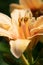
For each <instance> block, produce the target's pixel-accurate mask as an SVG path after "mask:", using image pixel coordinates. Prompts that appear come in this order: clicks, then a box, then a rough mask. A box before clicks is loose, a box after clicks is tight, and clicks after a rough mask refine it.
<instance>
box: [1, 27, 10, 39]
mask: <svg viewBox="0 0 43 65" xmlns="http://www.w3.org/2000/svg"><path fill="white" fill-rule="evenodd" d="M0 36H5V37H8V38H11V35H10V32H9V31H7V30H5V29H3V28H0Z"/></svg>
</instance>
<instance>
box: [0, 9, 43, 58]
mask: <svg viewBox="0 0 43 65" xmlns="http://www.w3.org/2000/svg"><path fill="white" fill-rule="evenodd" d="M42 35H43V16H40V17H39V18H37V19H35V18H34V17H33V16H32V13H31V11H30V10H25V9H20V10H18V9H14V10H13V11H12V12H11V18H10V17H8V16H7V15H5V14H3V13H0V36H5V37H8V38H9V40H10V41H9V44H10V50H11V52H12V54H13V55H14V56H15V57H16V58H19V57H20V56H21V55H22V53H23V52H24V51H25V50H26V48H27V47H29V49H30V50H31V49H32V48H33V47H34V45H36V44H37V42H38V41H39V40H41V39H40V36H41V38H42Z"/></svg>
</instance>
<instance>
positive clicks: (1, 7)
mask: <svg viewBox="0 0 43 65" xmlns="http://www.w3.org/2000/svg"><path fill="white" fill-rule="evenodd" d="M11 3H19V2H18V0H0V12H3V13H5V14H7V15H10V13H9V5H10V4H11Z"/></svg>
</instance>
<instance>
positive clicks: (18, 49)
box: [10, 39, 30, 58]
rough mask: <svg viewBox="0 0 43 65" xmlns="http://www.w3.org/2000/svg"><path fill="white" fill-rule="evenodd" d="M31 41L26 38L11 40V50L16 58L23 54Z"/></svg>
mask: <svg viewBox="0 0 43 65" xmlns="http://www.w3.org/2000/svg"><path fill="white" fill-rule="evenodd" d="M29 43H30V40H26V39H17V40H15V41H14V40H11V41H10V50H11V52H12V54H13V55H14V56H15V57H16V58H19V57H20V56H21V54H22V53H23V52H24V51H25V50H26V48H27V46H28V45H29Z"/></svg>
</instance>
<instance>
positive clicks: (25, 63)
mask: <svg viewBox="0 0 43 65" xmlns="http://www.w3.org/2000/svg"><path fill="white" fill-rule="evenodd" d="M20 59H21V60H22V61H23V63H24V65H30V63H29V62H28V60H27V59H26V58H25V56H24V54H22V56H21V57H20Z"/></svg>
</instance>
